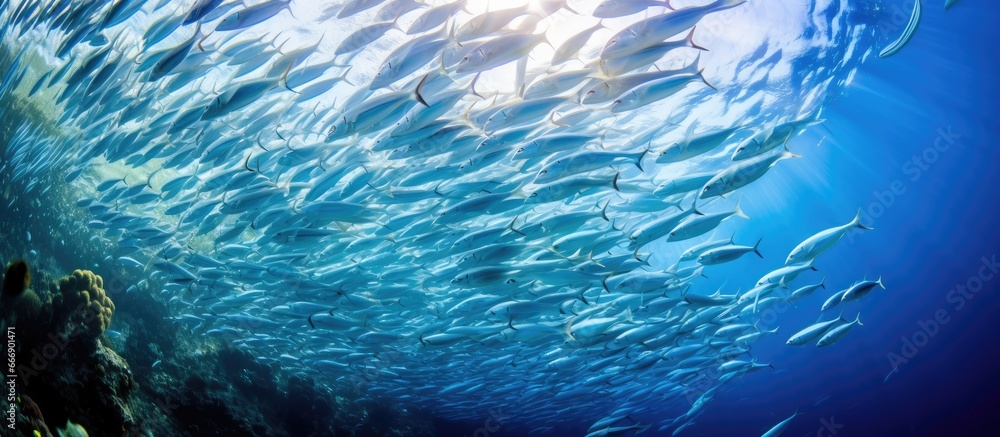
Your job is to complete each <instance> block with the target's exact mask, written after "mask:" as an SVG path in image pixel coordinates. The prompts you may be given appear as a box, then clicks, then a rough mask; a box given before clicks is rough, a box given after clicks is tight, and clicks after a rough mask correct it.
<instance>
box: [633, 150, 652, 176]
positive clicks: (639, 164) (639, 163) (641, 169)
mask: <svg viewBox="0 0 1000 437" xmlns="http://www.w3.org/2000/svg"><path fill="white" fill-rule="evenodd" d="M648 153H649V147H646V150H644V151H643V152H642V153H640V154H639V157H638V158H636V160H635V166H636V167H638V168H639V171H641V172H644V173H645V172H646V170H643V168H642V158H645V157H646V155H647V154H648Z"/></svg>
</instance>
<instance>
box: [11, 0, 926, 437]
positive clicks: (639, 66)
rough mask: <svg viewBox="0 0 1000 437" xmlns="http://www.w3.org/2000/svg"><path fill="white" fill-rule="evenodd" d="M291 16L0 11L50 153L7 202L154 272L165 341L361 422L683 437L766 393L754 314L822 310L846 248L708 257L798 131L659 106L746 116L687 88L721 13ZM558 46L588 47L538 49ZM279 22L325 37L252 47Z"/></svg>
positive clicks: (185, 5) (68, 2)
mask: <svg viewBox="0 0 1000 437" xmlns="http://www.w3.org/2000/svg"><path fill="white" fill-rule="evenodd" d="M751 2H753V0H751ZM300 3H302V4H300ZM306 3H310V2H305V1H304V0H263V1H258V2H245V3H244V2H239V1H223V0H194V1H183V2H182V1H167V0H159V1H155V0H150V1H140V0H116V1H109V0H45V1H38V0H21V1H17V0H8V1H2V2H0V14H2V15H0V19H2V22H0V25H2V30H0V32H2V34H3V35H2V37H3V40H4V48H5V50H7V53H6V54H5V55H4V56H6V58H7V59H8V60H9V67H8V68H7V70H6V71H5V72H4V79H3V83H2V84H0V95H2V96H16V97H17V98H18V99H23V100H32V101H35V100H37V101H40V102H43V103H42V105H43V106H45V105H48V106H52V107H54V108H57V109H56V110H54V113H55V114H57V115H56V116H54V117H53V118H54V120H53V123H54V125H55V126H58V131H57V132H53V129H52V127H51V126H46V125H43V124H40V123H30V122H25V123H23V124H22V125H21V126H20V128H18V130H17V131H16V132H15V133H14V134H13V135H12V140H11V141H10V142H9V144H8V146H7V148H6V152H5V154H4V156H2V157H0V158H2V162H0V172H2V173H4V174H5V175H7V179H8V180H16V181H22V185H21V186H19V187H18V190H19V192H20V193H22V195H29V194H30V193H43V192H45V191H47V190H49V189H50V188H51V186H48V185H45V184H40V183H37V182H36V181H38V180H41V179H40V176H39V175H43V174H53V173H55V174H59V175H60V179H61V182H62V183H64V184H66V185H67V186H71V187H73V188H74V189H75V190H77V191H78V192H80V193H81V195H80V196H79V200H78V201H77V202H76V207H78V208H80V209H81V210H84V211H86V212H87V213H88V214H89V217H90V219H89V222H88V223H87V224H86V225H87V227H89V228H90V229H92V230H93V231H94V232H95V233H98V234H101V235H103V236H102V238H105V239H107V240H109V241H111V242H113V243H114V244H115V246H116V247H117V250H118V252H117V253H116V254H115V255H114V256H113V257H112V258H109V259H108V260H105V262H109V263H113V264H114V265H119V266H123V267H124V268H128V269H135V270H136V271H143V270H145V271H147V272H149V273H150V275H151V277H150V278H149V279H148V280H147V281H144V282H143V283H142V284H140V285H139V286H138V287H137V288H136V289H137V290H138V292H148V293H154V294H157V295H159V296H162V298H163V299H164V300H165V301H167V302H169V304H170V307H171V308H172V309H174V310H175V311H176V312H177V314H178V315H177V317H175V321H176V323H178V324H186V325H188V326H190V327H191V328H192V329H194V330H195V331H196V332H200V333H203V334H204V335H207V336H214V337H219V338H223V339H228V340H230V341H233V342H234V343H235V344H237V345H239V346H240V347H246V348H248V349H250V350H253V351H254V353H255V354H256V355H257V356H259V357H260V358H259V359H260V360H263V361H267V362H274V363H279V364H280V365H281V366H282V367H284V368H286V369H290V370H292V371H299V372H305V373H309V374H312V375H315V376H317V377H318V378H323V380H324V381H326V382H327V383H328V384H331V385H335V386H341V387H346V388H349V389H357V390H359V393H363V394H364V396H368V397H371V398H391V399H394V400H396V401H397V402H400V403H402V404H412V405H416V406H419V407H422V408H425V409H427V410H433V411H435V412H437V413H438V414H441V415H443V416H445V417H450V418H456V419H477V418H481V417H484V415H485V414H486V413H485V412H486V411H487V410H489V409H490V408H492V407H502V411H503V412H504V414H506V415H509V416H515V417H518V418H519V423H521V424H522V425H523V426H528V427H530V429H531V430H532V431H533V432H538V433H544V432H548V431H553V430H555V429H556V428H557V425H556V424H558V423H559V422H560V421H561V420H567V418H573V417H575V418H578V419H577V420H580V419H579V418H590V420H591V421H592V422H593V425H592V426H591V427H590V430H589V434H588V435H589V436H606V435H619V434H622V433H625V432H629V431H641V430H645V429H647V428H651V429H654V430H655V429H659V430H660V431H661V432H666V431H669V432H672V433H674V434H677V433H679V432H681V431H682V430H684V429H685V428H687V427H689V426H691V425H692V424H693V423H694V420H695V419H696V418H697V416H698V415H699V414H700V413H701V412H702V411H703V409H704V408H705V406H706V405H707V404H708V403H709V402H710V401H711V400H712V398H713V397H714V395H715V393H716V391H717V390H718V389H719V388H721V387H723V386H724V385H725V384H726V383H727V382H729V381H731V380H733V379H734V378H738V377H739V376H741V375H743V374H746V373H749V372H755V371H759V370H763V369H767V368H769V366H770V364H765V363H759V362H757V360H756V359H755V358H751V357H752V355H753V354H752V352H751V351H750V347H751V345H753V344H754V342H756V341H757V340H759V339H760V338H762V337H764V336H769V335H775V333H776V332H777V327H773V329H762V328H760V326H759V321H760V315H761V313H762V312H763V311H764V309H766V308H770V307H772V306H773V305H777V304H780V303H782V302H784V303H789V302H794V301H797V300H799V299H804V298H806V297H808V296H809V295H811V294H813V293H826V291H825V289H826V282H827V280H826V279H822V280H819V281H818V282H816V281H815V280H810V281H807V282H804V281H803V280H796V278H797V277H799V276H800V275H803V274H809V275H816V274H815V273H811V272H812V271H813V270H816V267H814V261H815V260H817V259H818V257H820V256H821V255H822V254H823V253H824V252H826V251H827V250H829V249H831V248H832V247H834V246H835V245H836V244H837V242H838V241H840V240H841V239H842V238H843V237H844V236H845V235H846V234H848V233H849V232H856V231H857V230H862V231H863V230H868V229H870V228H868V227H866V226H865V225H864V224H863V223H861V218H860V213H859V214H858V215H856V216H855V217H854V218H853V219H852V220H849V221H848V220H847V219H848V218H849V217H850V215H851V214H853V212H854V211H844V214H843V217H831V218H830V220H829V223H842V225H840V226H836V227H832V228H829V229H826V230H822V231H820V232H818V233H816V234H815V235H814V236H812V237H810V238H808V239H806V240H804V241H802V243H801V244H799V245H798V246H796V247H794V248H793V249H791V252H790V253H789V254H788V256H787V258H786V259H785V261H784V262H776V261H775V260H777V257H776V256H764V255H763V253H762V251H761V250H760V246H759V245H760V243H761V241H762V237H764V238H763V240H764V241H766V237H765V236H759V235H756V236H752V237H751V236H749V235H746V236H743V235H739V234H738V235H739V236H738V237H735V238H732V237H728V236H727V237H725V238H721V237H717V236H716V234H717V232H716V230H717V228H719V227H720V226H721V225H723V224H724V223H728V222H730V221H732V222H739V221H746V220H748V219H750V218H749V217H748V216H747V215H746V214H744V212H743V210H742V209H741V204H748V203H750V202H753V201H754V200H753V198H751V197H749V196H742V194H743V191H744V187H747V186H749V185H751V184H752V183H754V182H756V181H758V180H760V179H762V178H765V177H766V176H767V174H768V172H769V171H770V170H771V169H773V168H774V167H775V166H780V165H791V164H785V162H786V161H789V162H794V161H795V159H794V158H797V157H798V156H799V155H797V154H796V153H793V152H792V151H791V150H790V149H789V142H790V141H791V140H792V139H794V138H796V137H797V136H798V135H799V134H801V133H802V132H804V131H805V130H806V129H810V128H812V129H819V128H820V127H819V126H818V125H819V124H820V123H822V119H821V118H819V110H818V109H815V110H812V111H810V112H808V113H805V114H798V115H796V114H786V115H785V116H783V117H782V118H780V119H772V120H770V121H769V122H767V123H765V124H758V123H753V124H749V123H737V124H733V125H730V126H713V125H712V124H711V123H700V124H699V123H691V122H690V121H689V119H688V117H687V115H688V112H689V111H688V110H686V109H685V106H684V105H688V104H690V105H695V104H696V103H697V102H699V101H700V100H699V99H702V98H707V97H706V96H713V95H719V94H724V95H727V96H735V94H733V93H746V92H747V91H740V90H732V89H726V85H725V84H723V83H716V81H714V80H713V78H712V77H706V74H705V70H704V69H705V67H706V66H705V64H704V63H703V62H702V60H701V56H702V54H704V53H706V52H707V51H709V50H711V49H712V48H711V47H704V46H702V45H700V44H698V42H697V41H698V39H699V31H700V28H699V24H700V23H702V22H703V20H710V19H712V17H715V16H733V14H740V13H742V12H741V11H744V10H745V9H746V8H749V7H751V5H750V3H747V1H746V0H713V1H700V2H696V1H691V2H681V1H679V0H674V1H665V0H643V1H633V0H628V1H624V0H604V1H599V2H597V1H594V2H589V3H588V4H587V5H586V6H587V7H586V8H584V7H581V6H580V5H576V4H575V2H570V3H567V2H566V1H564V0H540V1H532V2H528V3H526V4H525V3H521V2H516V3H505V2H499V1H494V2H491V3H490V4H489V5H488V7H487V8H486V10H485V11H483V10H482V9H478V8H477V7H475V5H473V4H472V0H469V1H458V2H427V3H422V2H418V1H416V0H347V1H343V2H332V3H331V4H329V5H325V4H324V5H323V7H321V8H320V9H319V11H318V13H316V14H314V15H315V16H308V17H305V16H302V15H305V13H306V7H305V6H303V5H304V4H306ZM314 3H319V2H314ZM482 3H483V4H485V2H482ZM515 4H516V6H513V7H509V6H510V5H515ZM307 6H308V5H307ZM313 6H315V5H313ZM725 14H730V15H725ZM554 17H577V18H580V17H584V18H588V19H589V21H580V22H586V23H589V24H588V25H587V26H580V27H579V28H578V29H572V32H571V33H570V34H569V35H568V36H566V37H562V38H559V39H558V40H556V41H553V40H550V39H549V36H547V33H546V32H545V29H546V26H547V25H548V23H550V22H551V21H552V20H553V19H554ZM288 19H297V20H313V21H318V22H321V23H324V24H323V28H324V29H325V32H324V33H323V35H322V36H301V35H299V37H298V38H297V39H296V38H293V37H292V36H294V35H290V34H295V32H294V30H293V31H283V32H270V31H268V23H271V22H273V21H275V20H288ZM914 27H915V26H914ZM32 38H34V39H32ZM18 41H46V44H47V46H46V47H45V49H44V50H39V49H38V47H39V45H38V44H34V45H33V44H30V43H23V42H22V43H19V42H18ZM321 43H322V44H321ZM540 48H541V49H540ZM546 50H548V51H546ZM893 50H896V49H893ZM539 53H545V54H546V57H545V59H540V55H539ZM548 53H551V55H549V54H548ZM549 56H550V57H549ZM663 59H673V60H674V61H676V62H674V63H672V64H669V65H668V64H666V63H663V62H661V61H662V60H663ZM362 61H365V62H362ZM369 61H371V62H369ZM495 70H503V71H505V72H509V74H507V73H505V74H503V75H496V74H492V76H491V72H494V71H495ZM498 76H499V78H498ZM487 78H488V79H487ZM663 102H672V103H673V104H672V105H671V107H670V108H665V107H664V106H663V105H662V103H663ZM758 104H763V103H758ZM48 106H45V107H48ZM0 111H3V112H4V116H5V117H12V116H16V115H17V114H15V113H14V110H13V109H12V108H11V107H3V108H0ZM649 120H654V122H649ZM640 121H642V123H640ZM626 126H627V128H626ZM822 227H823V226H821V225H820V226H816V229H817V230H819V229H821V228H822ZM862 233H863V232H862ZM744 237H745V238H744ZM744 240H745V241H744ZM664 247H670V248H672V249H670V250H664V249H663V248H664ZM675 252H676V253H680V255H679V256H675V255H673V254H674V253H675ZM745 256H749V257H755V256H759V257H760V258H763V260H758V262H760V263H762V265H763V266H766V267H765V268H767V269H769V272H768V273H767V274H765V275H763V276H762V277H761V278H760V280H759V281H757V282H756V283H755V284H742V285H743V287H740V285H741V284H734V285H733V286H732V289H731V290H726V291H724V290H718V291H716V290H705V289H704V287H700V286H699V279H700V278H702V276H703V275H705V273H706V272H711V271H715V272H719V274H722V273H723V272H724V270H713V269H719V268H720V267H717V266H720V265H725V264H726V263H730V262H733V261H735V260H738V259H741V258H743V257H745ZM666 258H670V259H666ZM859 276H860V275H859ZM831 279H833V278H831ZM843 279H847V280H850V279H856V278H843ZM879 287H881V288H885V287H884V286H883V285H882V282H881V279H879V280H876V281H872V280H867V279H865V280H862V281H859V282H856V283H854V284H853V285H851V286H849V287H847V288H845V289H843V290H842V291H839V292H837V293H833V294H830V295H829V298H828V299H827V300H826V302H825V304H824V305H823V306H822V311H823V312H824V313H823V314H826V315H827V316H826V318H827V319H828V320H825V321H818V322H817V323H816V324H814V325H812V326H808V327H805V328H804V329H802V330H801V331H798V332H797V333H795V334H794V335H791V336H790V337H789V339H788V340H787V343H788V344H789V345H796V346H797V345H805V344H816V345H817V346H828V345H831V344H834V343H836V342H837V341H838V340H840V339H841V338H843V337H844V336H845V335H847V334H848V331H849V330H851V329H852V328H853V327H854V326H855V325H861V320H860V315H859V316H857V317H854V318H853V320H851V319H850V318H847V317H844V316H843V314H841V315H840V316H832V315H831V314H834V311H836V310H831V309H832V308H834V307H838V306H840V304H842V303H845V302H849V301H854V300H859V299H862V298H864V297H865V296H866V295H867V294H869V293H871V292H872V291H873V290H875V289H877V288H879ZM819 311H820V309H818V308H817V312H819ZM705 375H711V381H710V384H709V385H708V386H701V387H700V388H699V389H698V390H697V392H694V396H692V393H693V392H692V390H691V387H692V386H693V385H695V382H696V381H698V380H701V379H703V378H704V376H705ZM650 399H664V400H669V401H671V402H663V403H661V404H662V405H663V407H662V408H663V410H664V411H666V410H667V409H669V408H673V409H676V408H678V406H682V407H683V408H682V409H683V410H686V411H683V413H682V414H680V415H677V416H676V417H672V418H671V419H669V420H663V421H661V422H659V423H646V424H643V423H636V422H635V421H633V418H634V417H643V415H644V414H647V415H648V414H657V413H660V411H658V410H656V409H655V407H653V406H652V404H651V403H650V402H648V400H650ZM685 401H686V402H687V403H685ZM792 417H794V416H792ZM788 420H791V418H789V419H788ZM786 422H787V421H786ZM786 424H787V423H786ZM773 435H776V434H773Z"/></svg>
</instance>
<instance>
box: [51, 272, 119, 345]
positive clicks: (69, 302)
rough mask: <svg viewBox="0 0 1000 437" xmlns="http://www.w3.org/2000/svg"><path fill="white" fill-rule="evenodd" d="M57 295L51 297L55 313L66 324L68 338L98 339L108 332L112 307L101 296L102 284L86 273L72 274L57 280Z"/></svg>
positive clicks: (96, 277)
mask: <svg viewBox="0 0 1000 437" xmlns="http://www.w3.org/2000/svg"><path fill="white" fill-rule="evenodd" d="M58 287H59V294H57V295H56V296H54V297H53V299H52V304H53V306H54V307H55V309H56V312H57V313H58V314H59V315H61V316H62V317H61V318H62V319H64V320H66V323H67V325H66V327H67V332H66V334H67V335H70V336H72V335H77V334H83V335H86V336H88V337H91V338H97V337H99V336H100V335H101V333H103V332H104V330H105V329H108V326H109V325H110V324H111V316H112V315H114V313H115V304H114V302H112V301H111V298H109V297H108V295H107V293H105V292H104V280H103V279H101V277H100V276H98V275H95V274H94V272H91V271H89V270H74V271H73V274H72V275H70V276H66V277H63V278H61V279H59V283H58Z"/></svg>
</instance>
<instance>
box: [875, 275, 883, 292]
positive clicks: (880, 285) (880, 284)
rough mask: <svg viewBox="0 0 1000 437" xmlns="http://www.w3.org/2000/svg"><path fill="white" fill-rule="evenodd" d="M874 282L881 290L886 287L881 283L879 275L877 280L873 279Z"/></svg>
mask: <svg viewBox="0 0 1000 437" xmlns="http://www.w3.org/2000/svg"><path fill="white" fill-rule="evenodd" d="M875 283H876V284H878V286H879V287H882V289H883V290H885V289H886V288H885V284H883V283H882V277H881V276H879V277H878V281H875Z"/></svg>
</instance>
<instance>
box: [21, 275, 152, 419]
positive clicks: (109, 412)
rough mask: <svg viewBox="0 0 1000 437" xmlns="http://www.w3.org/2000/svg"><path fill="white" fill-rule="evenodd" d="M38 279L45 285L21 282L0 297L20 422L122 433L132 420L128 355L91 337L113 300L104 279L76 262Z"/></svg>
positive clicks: (107, 322) (107, 320) (109, 312)
mask: <svg viewBox="0 0 1000 437" xmlns="http://www.w3.org/2000/svg"><path fill="white" fill-rule="evenodd" d="M38 282H39V284H40V285H41V286H42V289H48V290H49V292H48V293H45V294H43V295H38V294H36V293H35V291H34V290H25V291H24V292H23V293H21V294H20V295H19V296H16V297H9V296H8V297H7V298H5V300H4V301H3V305H4V320H3V325H4V327H5V328H6V327H15V329H16V331H15V332H16V333H17V347H18V354H17V356H18V365H17V368H16V374H17V376H18V378H17V388H18V390H19V394H20V395H21V396H22V401H21V411H22V414H24V415H25V423H27V424H28V425H29V426H30V427H32V432H33V431H35V430H37V431H39V433H40V434H42V435H45V433H47V432H49V431H48V430H50V429H57V428H60V427H62V426H64V425H65V424H66V423H67V421H72V422H74V423H78V424H79V425H80V426H82V427H83V429H86V430H88V431H89V432H90V433H92V434H94V435H123V434H124V433H126V432H127V431H128V430H129V429H130V428H131V427H132V426H133V425H134V424H135V419H134V418H133V416H132V413H131V406H130V398H131V397H130V392H131V391H132V389H133V388H134V386H135V382H134V379H133V377H132V373H131V370H130V369H129V367H128V363H126V362H125V360H124V359H123V358H121V357H120V356H118V354H116V353H115V352H114V351H113V350H111V349H109V348H107V347H105V346H103V345H102V344H101V343H100V342H98V340H97V339H98V337H99V336H100V335H101V333H103V332H104V330H105V329H107V328H108V326H109V325H110V323H111V317H112V315H113V314H114V308H115V307H114V303H113V302H111V299H110V298H109V297H108V295H107V294H106V293H105V290H104V288H103V287H104V282H103V280H102V279H101V277H100V276H98V275H96V274H94V273H93V272H90V271H86V270H77V271H74V272H73V274H72V275H70V276H66V277H63V278H61V279H59V280H57V281H54V282H52V281H48V280H47V277H43V279H42V280H40V281H38ZM25 412H27V413H25ZM42 412H44V416H43V415H42ZM43 417H44V419H43ZM42 425H45V426H44V427H43V426H42ZM73 429H76V428H73Z"/></svg>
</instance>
